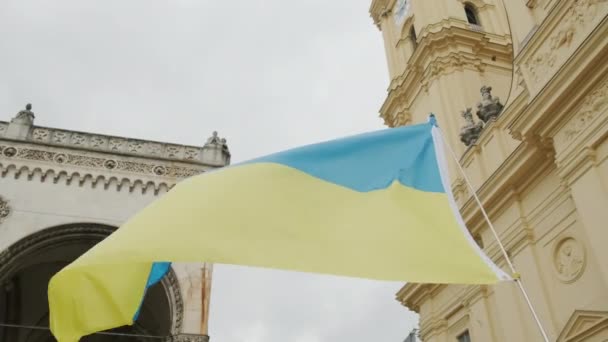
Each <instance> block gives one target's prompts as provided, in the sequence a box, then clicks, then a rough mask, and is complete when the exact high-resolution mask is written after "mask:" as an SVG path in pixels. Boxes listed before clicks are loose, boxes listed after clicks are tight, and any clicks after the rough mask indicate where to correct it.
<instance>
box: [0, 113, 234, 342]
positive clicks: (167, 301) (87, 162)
mask: <svg viewBox="0 0 608 342" xmlns="http://www.w3.org/2000/svg"><path fill="white" fill-rule="evenodd" d="M229 162H230V153H229V151H228V147H227V145H226V141H225V139H221V138H219V137H218V135H217V133H215V132H214V134H213V135H212V136H211V137H210V138H209V139H208V140H207V142H206V144H205V145H204V146H202V147H196V146H184V145H176V144H169V143H160V142H154V141H144V140H137V139H130V138H123V137H114V136H106V135H100V134H92V133H83V132H75V131H69V130H65V129H54V128H48V127H38V126H35V125H34V113H33V112H32V110H31V106H30V105H28V106H27V107H26V109H25V110H22V111H20V112H19V113H18V114H17V115H16V116H15V117H14V118H13V119H12V120H10V122H4V121H0V322H2V323H8V324H13V325H21V326H35V327H45V326H46V327H48V314H49V312H48V301H47V284H48V281H49V279H50V277H51V276H52V275H53V274H54V273H55V272H57V271H58V270H59V269H61V268H62V267H64V266H65V265H67V264H68V263H70V262H71V261H73V260H74V259H76V258H77V257H78V256H79V255H81V254H82V253H84V252H85V251H86V250H87V249H88V248H90V247H92V246H93V245H94V244H95V243H97V242H99V241H100V240H102V239H103V238H105V237H106V236H108V235H109V234H110V233H112V231H113V230H115V229H116V228H117V227H118V226H120V225H121V223H122V222H124V221H125V220H126V219H128V218H129V217H130V216H132V215H133V214H134V213H135V212H137V211H138V210H140V209H142V208H143V207H144V206H146V205H147V204H149V203H150V202H151V201H153V200H154V199H156V198H157V197H158V196H160V195H162V194H163V193H165V192H167V191H168V190H169V189H170V188H171V187H172V186H173V185H174V184H175V183H176V182H178V181H179V180H181V179H184V178H186V177H190V176H193V175H196V174H199V173H201V172H205V171H207V170H210V169H214V168H218V167H222V166H225V165H227V164H228V163H229ZM134 248H138V246H134ZM209 277H210V272H209V268H208V267H205V266H204V265H201V264H174V265H173V267H172V270H171V271H170V272H169V273H168V275H167V276H166V277H165V278H164V279H163V280H162V282H161V283H160V284H158V285H156V286H155V287H153V288H152V289H151V290H150V291H149V292H148V293H147V295H146V298H145V300H144V304H143V307H142V311H141V315H140V317H139V319H138V320H137V322H136V323H135V325H134V326H133V327H123V328H119V329H115V330H113V331H112V333H122V334H125V333H128V334H138V335H154V336H167V337H168V338H167V340H173V341H192V342H199V341H206V340H207V338H206V336H204V335H206V322H207V315H206V313H207V312H208V298H209V296H208V295H209V281H210V279H209ZM203 303H204V304H203ZM0 341H10V342H46V341H54V339H53V338H52V336H51V334H50V332H49V331H48V330H37V329H26V328H16V327H6V326H5V327H2V326H0ZM83 341H125V342H126V341H152V340H150V339H146V338H134V337H127V336H116V335H114V336H108V335H93V336H89V337H85V338H84V339H83Z"/></svg>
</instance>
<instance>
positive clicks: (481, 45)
mask: <svg viewBox="0 0 608 342" xmlns="http://www.w3.org/2000/svg"><path fill="white" fill-rule="evenodd" d="M418 41H419V43H418V47H417V48H416V50H415V51H414V54H413V55H412V57H411V58H410V60H409V61H408V64H407V67H406V68H405V70H404V71H403V73H402V74H401V75H399V76H397V77H395V78H394V79H393V80H392V81H391V84H390V86H389V90H388V96H387V98H386V100H385V101H384V103H383V105H382V107H381V108H380V116H381V117H382V118H383V119H384V121H385V123H386V124H387V125H389V127H395V126H396V123H397V118H396V117H397V113H398V112H401V111H409V108H410V106H411V104H412V101H413V100H414V98H416V96H418V95H419V93H420V92H421V91H424V90H426V89H428V87H429V86H430V85H431V84H432V83H433V82H434V81H435V80H437V79H438V78H440V77H442V76H444V75H448V74H451V73H453V72H455V71H461V70H465V69H469V70H474V71H476V72H484V71H485V70H486V69H487V68H490V67H496V68H500V69H504V68H507V67H508V65H510V63H511V49H512V47H511V41H510V39H508V38H507V37H503V36H498V35H494V34H491V33H487V32H474V31H471V30H470V29H469V28H468V26H467V24H466V23H465V22H463V21H461V20H457V19H446V20H443V21H441V22H439V23H436V24H431V25H427V26H426V27H424V28H423V29H422V31H421V33H420V35H419V38H418ZM492 57H494V60H493V58H492ZM505 62H508V64H507V63H505Z"/></svg>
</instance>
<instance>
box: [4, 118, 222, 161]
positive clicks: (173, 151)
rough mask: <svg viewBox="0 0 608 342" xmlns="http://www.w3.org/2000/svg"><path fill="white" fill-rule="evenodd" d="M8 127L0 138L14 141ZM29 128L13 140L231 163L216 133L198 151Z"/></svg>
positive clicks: (48, 129)
mask: <svg viewBox="0 0 608 342" xmlns="http://www.w3.org/2000/svg"><path fill="white" fill-rule="evenodd" d="M9 125H10V124H9V123H8V122H4V121H0V138H7V139H15V138H16V137H13V136H10V135H9V134H7V133H8V131H9ZM28 128H29V132H28V133H27V134H24V136H22V137H21V138H17V139H16V140H25V141H29V142H34V143H40V144H45V145H55V146H61V147H72V148H78V149H85V150H93V151H100V152H108V153H115V154H126V155H132V156H140V157H148V158H160V159H168V160H174V161H182V162H189V163H201V164H209V165H214V166H221V165H227V164H229V162H230V152H229V151H228V147H227V145H226V143H225V141H221V140H219V139H217V135H216V134H215V133H214V136H213V137H211V138H209V141H208V142H207V143H206V144H205V145H204V146H203V147H199V146H188V145H179V144H170V143H162V142H155V141H148V140H138V139H129V138H123V137H116V136H108V135H101V134H94V133H83V132H76V131H69V130H63V129H55V128H47V127H38V126H31V127H28Z"/></svg>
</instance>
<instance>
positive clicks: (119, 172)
mask: <svg viewBox="0 0 608 342" xmlns="http://www.w3.org/2000/svg"><path fill="white" fill-rule="evenodd" d="M40 147H42V146H35V147H34V148H32V147H31V146H19V145H16V144H15V145H8V144H1V142H0V177H7V176H8V175H9V174H11V175H13V176H14V177H15V178H19V177H21V176H22V175H25V176H27V178H28V180H33V179H38V180H40V181H41V182H45V181H51V180H52V181H53V182H54V183H58V182H59V181H60V180H64V181H65V182H66V183H67V184H71V183H73V182H77V183H78V185H79V186H84V185H85V184H89V185H90V186H91V187H93V188H95V187H96V186H97V185H99V184H102V185H103V186H104V188H105V189H108V188H109V187H110V186H111V185H113V186H115V187H116V189H117V190H118V191H120V190H121V189H122V188H128V189H129V191H131V192H133V191H134V190H135V189H137V188H141V192H142V193H144V194H145V193H146V192H148V191H151V192H154V193H155V194H158V193H159V192H163V191H167V190H169V189H170V188H171V187H172V186H173V185H174V184H175V183H176V181H178V180H180V179H184V178H188V177H191V176H194V175H198V174H201V173H203V172H205V167H203V166H193V167H186V166H179V165H176V164H175V163H167V162H166V161H162V160H161V161H160V162H157V163H154V161H153V160H149V159H144V160H141V161H137V160H134V159H128V160H125V159H126V158H120V156H108V155H105V154H99V155H92V154H84V153H72V151H69V150H66V151H61V150H57V149H52V148H49V149H43V148H40ZM27 162H35V163H36V164H38V165H35V166H32V165H27Z"/></svg>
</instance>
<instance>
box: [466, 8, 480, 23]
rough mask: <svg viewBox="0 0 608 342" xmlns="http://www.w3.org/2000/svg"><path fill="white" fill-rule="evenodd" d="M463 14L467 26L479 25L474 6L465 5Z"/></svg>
mask: <svg viewBox="0 0 608 342" xmlns="http://www.w3.org/2000/svg"><path fill="white" fill-rule="evenodd" d="M464 12H465V14H466V16H467V21H468V22H469V24H473V25H478V26H480V25H481V24H480V23H479V16H478V15H477V9H476V8H475V6H474V5H472V4H470V3H467V4H465V5H464Z"/></svg>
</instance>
